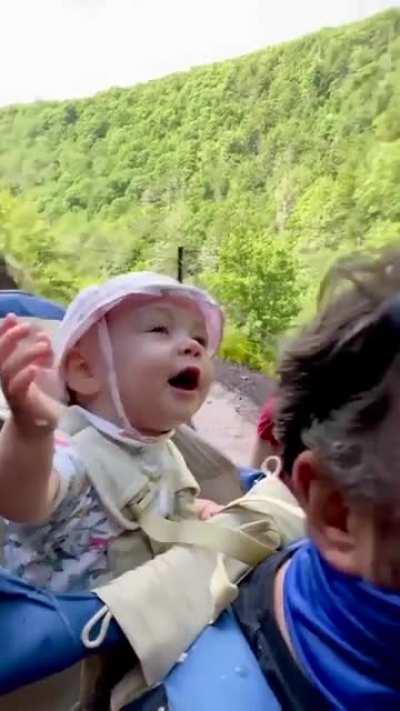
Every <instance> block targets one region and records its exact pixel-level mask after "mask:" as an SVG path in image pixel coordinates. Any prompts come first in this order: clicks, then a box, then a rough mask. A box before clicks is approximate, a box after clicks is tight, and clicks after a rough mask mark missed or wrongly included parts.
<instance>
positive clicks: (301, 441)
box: [277, 250, 400, 589]
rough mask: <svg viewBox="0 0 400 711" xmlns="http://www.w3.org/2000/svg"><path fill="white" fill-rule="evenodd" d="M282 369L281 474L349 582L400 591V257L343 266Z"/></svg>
mask: <svg viewBox="0 0 400 711" xmlns="http://www.w3.org/2000/svg"><path fill="white" fill-rule="evenodd" d="M322 297H323V300H322V305H321V310H320V312H319V314H318V316H317V317H316V318H315V319H314V320H313V321H312V323H311V324H310V325H309V326H308V327H307V328H306V329H305V330H304V331H303V333H302V334H301V335H300V336H298V337H297V338H296V339H295V340H294V341H293V342H292V344H291V345H290V346H289V347H288V348H287V350H286V352H285V354H284V356H283V358H282V361H281V364H280V377H281V382H280V400H279V403H280V406H279V413H278V418H277V431H278V436H279V439H280V441H281V443H282V456H283V467H284V470H285V471H286V472H291V483H292V486H293V488H294V490H295V492H296V493H297V495H298V497H299V499H300V501H301V503H302V504H303V506H304V508H305V511H306V514H307V519H308V525H309V531H310V535H311V537H312V538H313V539H314V541H315V543H316V544H317V547H318V548H319V550H320V552H321V553H322V555H323V556H324V557H325V558H326V559H327V560H328V562H329V563H331V564H332V565H333V566H334V567H335V568H337V569H339V570H341V571H342V572H344V573H349V574H352V575H360V576H362V577H363V578H364V579H365V580H368V581H370V582H372V583H375V584H377V585H385V586H389V587H392V588H393V587H394V588H396V589H400V546H399V545H398V541H399V537H400V471H399V462H400V448H399V443H400V439H399V436H398V432H399V429H400V251H398V250H391V251H387V252H385V253H382V254H380V255H378V256H374V257H370V258H367V257H363V258H358V259H351V260H347V261H343V262H341V263H339V264H338V265H336V267H335V268H334V269H333V270H332V271H331V273H330V274H329V276H328V278H327V280H326V281H325V283H324V289H323V293H322Z"/></svg>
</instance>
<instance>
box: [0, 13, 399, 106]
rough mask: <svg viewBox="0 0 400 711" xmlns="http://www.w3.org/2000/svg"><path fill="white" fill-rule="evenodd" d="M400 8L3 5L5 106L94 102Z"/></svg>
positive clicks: (1, 95) (0, 90)
mask: <svg viewBox="0 0 400 711" xmlns="http://www.w3.org/2000/svg"><path fill="white" fill-rule="evenodd" d="M393 6H400V0H398V1H396V0H391V1H389V2H386V1H385V0H0V67H1V69H0V104H8V103H12V102H17V101H31V100H34V99H53V98H56V99H58V98H67V97H77V96H87V95H90V94H93V93H95V92H96V91H99V90H101V89H106V88H108V87H110V86H129V85H132V84H135V83H136V82H138V81H145V80H147V79H151V78H154V77H159V76H163V75H165V74H169V73H171V72H174V71H177V70H181V69H187V68H189V67H191V66H195V65H199V64H206V63H209V62H212V61H215V60H219V59H225V58H227V57H235V56H237V55H240V54H244V53H246V52H251V51H252V50H255V49H259V48H261V47H265V46H266V45H268V44H271V43H275V42H280V41H283V40H287V39H291V38H293V37H296V36H299V35H302V34H305V33H307V32H310V31H313V30H316V29H319V28H321V27H326V26H329V25H338V24H341V23H343V22H349V21H352V20H355V19H359V18H360V19H361V18H362V17H365V16H366V15H370V14H372V13H373V12H377V11H379V10H384V9H386V8H387V7H393Z"/></svg>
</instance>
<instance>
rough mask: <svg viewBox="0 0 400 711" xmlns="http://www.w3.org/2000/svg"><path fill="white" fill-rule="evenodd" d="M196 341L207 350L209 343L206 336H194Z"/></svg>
mask: <svg viewBox="0 0 400 711" xmlns="http://www.w3.org/2000/svg"><path fill="white" fill-rule="evenodd" d="M193 338H194V340H195V341H197V343H200V345H201V346H203V348H207V345H208V341H207V338H206V336H193Z"/></svg>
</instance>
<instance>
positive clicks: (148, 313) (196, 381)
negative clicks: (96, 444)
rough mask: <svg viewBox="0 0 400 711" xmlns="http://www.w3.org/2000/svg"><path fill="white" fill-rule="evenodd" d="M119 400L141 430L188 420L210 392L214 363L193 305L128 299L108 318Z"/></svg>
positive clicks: (161, 429)
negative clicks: (136, 301) (139, 302)
mask: <svg viewBox="0 0 400 711" xmlns="http://www.w3.org/2000/svg"><path fill="white" fill-rule="evenodd" d="M107 322H108V328H109V334H110V339H111V343H112V347H113V353H114V363H115V370H116V374H117V380H118V385H119V391H120V396H121V400H122V403H123V406H124V409H125V412H126V414H127V416H128V419H129V421H130V422H131V423H132V425H133V426H134V427H136V429H138V430H139V431H140V432H142V433H143V434H157V433H159V432H164V431H167V430H169V429H172V428H173V427H177V426H178V425H180V424H182V423H184V422H188V421H189V420H190V418H191V417H192V416H193V415H194V413H195V412H196V411H197V410H198V409H199V407H200V405H202V403H203V401H204V399H205V397H206V395H207V392H208V390H209V387H210V384H211V380H212V376H213V366H212V362H211V358H210V356H209V355H208V353H207V340H208V336H207V330H206V326H205V323H204V319H203V316H202V314H201V312H200V310H199V308H198V307H197V305H196V304H195V303H194V302H193V301H191V300H189V299H185V298H176V299H172V298H168V299H166V298H160V299H156V300H153V301H151V302H148V303H144V304H141V305H137V304H134V303H133V302H132V301H130V300H127V301H125V302H124V303H123V304H121V305H120V306H118V307H116V308H115V309H113V310H112V311H111V312H110V314H109V315H108V318H107Z"/></svg>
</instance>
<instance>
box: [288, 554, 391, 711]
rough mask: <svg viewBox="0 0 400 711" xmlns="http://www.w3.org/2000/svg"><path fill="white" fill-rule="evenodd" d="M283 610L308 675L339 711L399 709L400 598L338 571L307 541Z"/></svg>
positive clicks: (292, 569)
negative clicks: (340, 710) (352, 710)
mask: <svg viewBox="0 0 400 711" xmlns="http://www.w3.org/2000/svg"><path fill="white" fill-rule="evenodd" d="M284 611H285V618H286V623H287V626H288V631H289V635H290V639H291V642H292V645H293V648H294V652H295V656H296V658H297V661H298V662H299V664H300V665H301V667H302V668H303V671H304V672H305V673H306V674H307V676H308V677H309V678H310V679H311V681H312V682H313V683H314V684H315V686H316V687H317V688H318V689H319V691H320V692H321V693H322V694H323V695H324V696H325V697H326V698H327V699H328V701H329V703H330V704H332V707H333V708H334V709H343V710H344V711H349V709H356V708H357V709H362V710H363V711H376V710H377V709H379V711H383V710H385V711H387V710H388V709H397V710H398V709H400V594H399V593H397V592H396V593H395V592H392V591H388V590H383V589H381V588H377V587H374V586H373V585H371V584H369V583H366V582H364V581H362V580H361V579H359V578H355V577H349V576H345V575H343V574H341V573H339V572H337V571H336V570H334V569H333V568H332V567H331V566H330V565H328V563H326V562H325V561H324V560H323V558H322V557H321V556H320V555H319V553H318V551H317V549H316V548H315V546H314V545H313V544H312V543H311V542H310V541H307V542H306V543H305V544H304V545H302V546H301V547H300V548H299V549H298V550H297V551H296V553H295V554H294V556H293V558H292V559H291V561H290V564H289V566H288V569H287V571H286V577H285V583H284Z"/></svg>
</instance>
